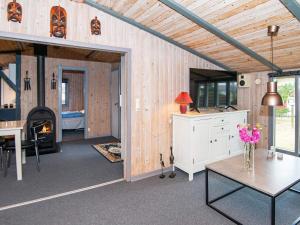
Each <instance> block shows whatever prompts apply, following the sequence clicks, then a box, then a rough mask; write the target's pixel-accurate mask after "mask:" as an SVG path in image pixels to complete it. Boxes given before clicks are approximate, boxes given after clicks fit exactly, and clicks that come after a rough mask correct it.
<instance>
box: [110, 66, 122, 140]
mask: <svg viewBox="0 0 300 225" xmlns="http://www.w3.org/2000/svg"><path fill="white" fill-rule="evenodd" d="M116 71H117V72H118V96H119V99H118V103H119V112H118V120H119V121H118V134H119V136H118V138H121V115H122V113H121V105H120V104H121V102H120V97H121V85H122V84H121V66H120V65H119V66H118V68H116V69H114V70H112V71H111V74H112V73H113V72H116ZM110 85H112V77H111V78H110ZM112 91H113V90H112V89H111V90H110V99H112ZM112 107H113V103H111V106H110V113H111V115H112ZM110 124H112V116H111V117H110ZM112 130H113V127H112V126H111V133H112Z"/></svg>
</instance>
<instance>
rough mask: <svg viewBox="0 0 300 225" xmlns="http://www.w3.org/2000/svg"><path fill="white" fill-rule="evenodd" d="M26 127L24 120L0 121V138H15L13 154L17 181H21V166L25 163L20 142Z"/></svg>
mask: <svg viewBox="0 0 300 225" xmlns="http://www.w3.org/2000/svg"><path fill="white" fill-rule="evenodd" d="M25 125H26V121H25V120H15V121H2V122H0V136H2V137H3V136H5V137H6V136H14V138H15V145H16V146H15V149H16V151H15V154H16V169H17V180H18V181H20V180H22V179H23V176H22V164H25V163H26V155H25V152H22V147H21V141H22V131H23V130H24V127H25Z"/></svg>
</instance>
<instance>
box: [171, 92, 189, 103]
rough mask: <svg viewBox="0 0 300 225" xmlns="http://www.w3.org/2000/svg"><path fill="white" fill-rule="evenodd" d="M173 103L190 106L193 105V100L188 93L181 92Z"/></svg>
mask: <svg viewBox="0 0 300 225" xmlns="http://www.w3.org/2000/svg"><path fill="white" fill-rule="evenodd" d="M175 102H176V103H178V104H190V103H193V100H192V99H191V97H190V95H189V93H187V92H185V91H183V92H181V93H180V94H179V95H178V96H177V98H176V99H175Z"/></svg>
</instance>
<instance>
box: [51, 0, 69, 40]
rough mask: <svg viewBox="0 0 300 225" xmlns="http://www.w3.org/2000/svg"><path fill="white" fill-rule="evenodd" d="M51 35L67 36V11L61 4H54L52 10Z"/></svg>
mask: <svg viewBox="0 0 300 225" xmlns="http://www.w3.org/2000/svg"><path fill="white" fill-rule="evenodd" d="M50 36H51V37H52V36H54V37H58V38H66V37H67V11H66V10H65V9H64V8H63V7H61V6H60V5H59V6H53V7H52V8H51V11H50Z"/></svg>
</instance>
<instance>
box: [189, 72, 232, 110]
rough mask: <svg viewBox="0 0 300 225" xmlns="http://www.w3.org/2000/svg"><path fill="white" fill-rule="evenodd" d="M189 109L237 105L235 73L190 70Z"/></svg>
mask: <svg viewBox="0 0 300 225" xmlns="http://www.w3.org/2000/svg"><path fill="white" fill-rule="evenodd" d="M190 96H191V98H192V100H193V103H192V104H191V105H190V108H193V109H199V108H205V107H217V106H234V105H237V72H233V71H222V70H207V69H194V68H191V69H190Z"/></svg>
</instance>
